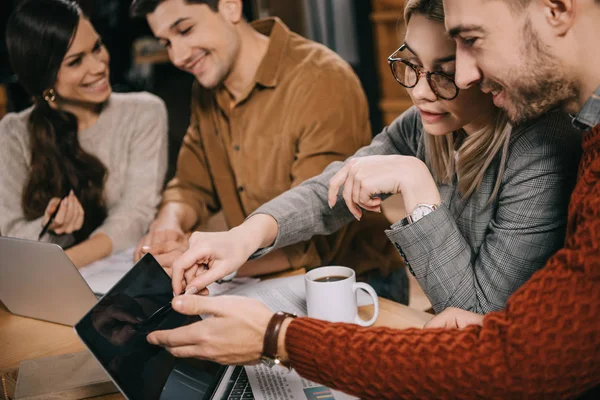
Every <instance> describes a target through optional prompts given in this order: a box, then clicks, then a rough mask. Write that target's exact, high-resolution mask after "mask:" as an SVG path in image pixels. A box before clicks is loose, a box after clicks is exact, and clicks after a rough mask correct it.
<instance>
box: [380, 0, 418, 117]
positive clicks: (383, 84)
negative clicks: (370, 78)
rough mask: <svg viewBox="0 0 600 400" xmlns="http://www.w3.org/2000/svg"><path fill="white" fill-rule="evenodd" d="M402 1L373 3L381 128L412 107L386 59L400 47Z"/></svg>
mask: <svg viewBox="0 0 600 400" xmlns="http://www.w3.org/2000/svg"><path fill="white" fill-rule="evenodd" d="M404 3H405V2H404V0H373V13H372V14H371V22H372V24H373V28H374V29H373V30H374V33H375V35H374V41H375V43H374V45H375V48H376V52H375V54H376V57H377V60H376V63H377V73H378V75H379V82H380V93H381V99H380V101H379V109H380V110H381V114H382V116H383V122H384V124H385V125H389V124H390V123H391V122H392V121H393V120H394V119H395V118H396V117H397V116H398V115H400V114H401V113H402V112H403V111H405V110H406V109H407V108H409V107H410V106H412V102H411V100H410V97H409V96H408V93H406V89H404V88H403V87H402V86H401V85H400V84H399V83H398V82H396V80H395V79H394V77H393V76H392V72H391V71H390V67H389V65H388V63H387V58H388V56H389V55H390V54H392V53H393V52H394V50H396V49H397V48H398V47H400V44H401V43H402V38H403V36H404V29H405V27H404V23H403V21H402V13H403V11H404Z"/></svg>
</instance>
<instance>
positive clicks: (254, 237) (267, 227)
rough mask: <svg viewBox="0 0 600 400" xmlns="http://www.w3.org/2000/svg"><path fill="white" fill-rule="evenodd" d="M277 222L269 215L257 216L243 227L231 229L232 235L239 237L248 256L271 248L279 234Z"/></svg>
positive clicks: (248, 220)
mask: <svg viewBox="0 0 600 400" xmlns="http://www.w3.org/2000/svg"><path fill="white" fill-rule="evenodd" d="M278 229H279V227H278V225H277V221H276V220H275V219H274V218H273V217H271V216H270V215H267V214H256V215H253V216H251V217H250V218H248V219H247V220H246V221H244V222H243V223H242V224H241V225H239V226H236V227H235V228H232V229H231V232H232V233H235V234H236V235H239V237H240V240H241V243H240V244H242V245H244V246H245V248H246V251H247V252H248V254H250V255H251V254H253V253H254V252H255V251H256V250H258V249H262V248H264V247H269V246H271V245H272V244H273V242H275V239H276V238H277V232H278Z"/></svg>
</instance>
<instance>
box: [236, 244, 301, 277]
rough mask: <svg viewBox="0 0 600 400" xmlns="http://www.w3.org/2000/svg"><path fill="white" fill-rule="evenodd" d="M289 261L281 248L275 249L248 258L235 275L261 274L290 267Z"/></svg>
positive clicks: (272, 272)
mask: <svg viewBox="0 0 600 400" xmlns="http://www.w3.org/2000/svg"><path fill="white" fill-rule="evenodd" d="M290 267H291V265H290V262H289V260H288V258H287V256H286V255H285V253H284V252H283V250H281V249H280V250H275V251H273V252H271V253H269V254H267V255H265V256H263V257H261V258H257V259H255V260H250V261H248V262H247V263H245V264H244V265H242V267H241V268H240V269H239V270H238V273H237V276H261V275H268V274H274V273H276V272H282V271H286V270H288V269H290Z"/></svg>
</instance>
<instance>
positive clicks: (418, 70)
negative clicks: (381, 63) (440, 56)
mask: <svg viewBox="0 0 600 400" xmlns="http://www.w3.org/2000/svg"><path fill="white" fill-rule="evenodd" d="M405 49H406V44H403V45H402V46H400V47H399V48H398V49H396V51H394V52H393V53H392V54H391V55H390V56H389V57H388V59H387V61H388V65H389V66H390V70H391V71H392V76H393V77H394V79H395V80H396V82H398V83H399V84H401V85H402V86H404V87H405V88H407V89H412V88H414V87H415V86H417V84H418V83H419V79H421V76H422V75H423V74H425V78H426V79H427V84H428V85H429V88H430V89H431V91H432V92H433V93H435V95H436V96H437V97H439V98H440V99H443V100H454V99H455V98H456V97H457V96H458V93H460V89H459V88H458V86H456V83H455V82H454V79H452V78H451V77H450V76H448V75H446V74H444V73H443V72H431V71H427V70H425V69H423V68H422V67H418V66H416V65H414V64H413V63H411V62H410V61H408V60H406V59H404V58H396V57H394V54H396V53H398V52H399V51H403V50H405ZM397 62H401V63H403V64H404V65H406V66H407V67H409V68H411V69H412V70H413V71H415V75H416V76H417V80H416V81H415V84H414V85H407V84H405V83H403V82H402V81H400V79H398V77H397V76H396V74H395V72H394V64H395V63H397ZM431 75H438V76H441V77H443V78H446V79H448V80H449V81H450V82H452V84H453V85H454V89H455V90H456V93H455V94H454V96H452V97H446V96H442V95H441V94H439V93H438V91H437V90H436V89H435V87H434V86H433V85H432V84H431Z"/></svg>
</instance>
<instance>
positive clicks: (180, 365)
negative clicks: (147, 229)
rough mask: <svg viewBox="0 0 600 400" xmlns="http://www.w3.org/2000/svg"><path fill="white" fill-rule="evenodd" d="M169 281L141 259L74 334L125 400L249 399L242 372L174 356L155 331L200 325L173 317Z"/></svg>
mask: <svg viewBox="0 0 600 400" xmlns="http://www.w3.org/2000/svg"><path fill="white" fill-rule="evenodd" d="M172 299H173V289H172V286H171V278H170V277H169V276H168V275H167V273H166V272H165V271H164V270H163V269H162V267H161V266H160V264H159V263H158V262H157V261H156V260H155V259H154V257H152V255H151V254H146V255H145V256H144V257H142V258H141V259H140V260H139V261H138V262H137V263H136V264H135V265H134V267H133V268H132V269H131V270H129V272H127V273H126V274H125V276H124V277H123V278H122V279H121V280H120V281H119V282H117V283H116V284H115V286H113V287H112V288H111V289H110V290H109V291H108V292H107V293H106V294H105V295H104V296H103V297H102V298H101V299H100V301H99V302H98V303H97V304H96V305H94V306H93V307H92V308H91V310H89V312H87V313H86V314H85V316H84V317H83V318H82V319H81V321H79V322H78V323H77V324H75V327H74V329H75V332H76V333H77V335H78V336H79V338H80V339H81V340H82V342H83V343H84V344H85V346H86V347H87V348H88V350H89V351H90V352H91V353H92V355H94V357H95V358H96V359H97V360H98V361H99V363H100V365H101V366H102V367H103V368H104V370H105V371H106V372H107V374H108V375H109V376H110V378H111V379H112V381H113V382H114V383H115V385H116V386H117V388H118V389H119V390H120V391H121V393H122V394H123V395H124V396H125V397H126V398H128V399H130V400H142V399H144V400H146V399H148V400H153V399H155V400H171V399H204V400H209V399H210V400H212V399H215V400H221V399H234V400H241V399H253V398H254V396H253V394H252V389H251V388H250V384H249V381H248V376H247V375H246V373H245V371H244V368H243V367H240V366H238V367H230V366H223V365H220V364H216V363H214V362H210V361H205V360H197V359H180V358H175V357H173V356H172V355H171V354H170V353H169V352H168V351H166V350H165V349H164V348H162V347H160V346H154V345H151V344H150V343H148V342H147V340H146V336H147V335H148V334H149V333H150V332H152V331H154V330H164V329H173V328H177V327H181V326H184V325H188V324H192V323H194V322H197V321H200V319H201V318H200V316H186V315H182V314H179V313H177V312H175V311H174V310H173V309H172V308H171V307H170V303H171V300H172Z"/></svg>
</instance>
